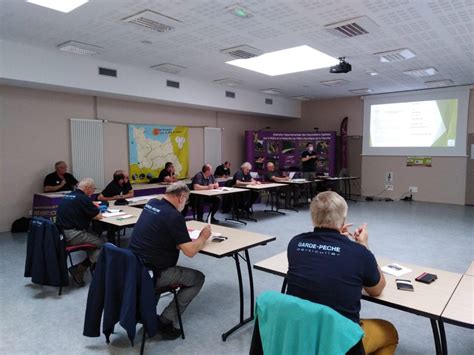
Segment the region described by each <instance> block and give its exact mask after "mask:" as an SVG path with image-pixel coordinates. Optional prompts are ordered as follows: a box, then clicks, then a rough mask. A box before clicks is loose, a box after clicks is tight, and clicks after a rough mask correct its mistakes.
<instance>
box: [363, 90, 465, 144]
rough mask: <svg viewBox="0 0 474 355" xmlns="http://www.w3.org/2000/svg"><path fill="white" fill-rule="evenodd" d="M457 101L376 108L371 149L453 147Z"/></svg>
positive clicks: (393, 104) (412, 103)
mask: <svg viewBox="0 0 474 355" xmlns="http://www.w3.org/2000/svg"><path fill="white" fill-rule="evenodd" d="M457 117H458V99H447V100H428V101H414V102H399V103H391V104H374V105H371V107H370V146H371V147H454V146H455V145H456V127H457Z"/></svg>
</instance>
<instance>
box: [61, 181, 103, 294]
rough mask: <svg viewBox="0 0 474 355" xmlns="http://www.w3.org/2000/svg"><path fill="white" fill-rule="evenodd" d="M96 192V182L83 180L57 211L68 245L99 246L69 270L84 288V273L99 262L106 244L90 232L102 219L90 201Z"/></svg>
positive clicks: (65, 197)
mask: <svg viewBox="0 0 474 355" xmlns="http://www.w3.org/2000/svg"><path fill="white" fill-rule="evenodd" d="M94 191H95V183H94V180H92V179H91V178H85V179H82V180H81V181H79V183H78V185H77V189H76V190H75V191H73V192H71V193H70V194H67V195H66V196H64V198H63V199H62V201H61V202H60V203H59V206H58V211H57V222H56V223H57V224H58V225H59V226H60V227H61V228H62V229H63V231H64V237H65V238H66V244H67V245H77V244H84V243H89V244H94V245H96V246H97V249H96V250H94V251H92V252H89V254H88V257H87V258H85V259H84V260H83V261H82V263H80V264H76V265H74V266H73V267H71V268H69V272H70V273H71V275H72V277H73V279H74V281H75V282H76V283H77V284H78V285H79V286H84V272H85V271H86V270H87V268H88V267H89V266H91V265H92V264H95V263H96V262H97V259H98V257H99V254H100V248H101V247H102V245H103V244H104V243H105V242H104V241H103V240H102V239H100V238H99V237H98V236H97V235H95V234H92V233H90V232H89V227H90V223H91V221H92V220H98V219H101V218H102V214H101V213H100V211H99V208H98V207H97V205H95V204H94V203H93V202H92V201H91V199H90V197H91V195H92V194H93V193H94Z"/></svg>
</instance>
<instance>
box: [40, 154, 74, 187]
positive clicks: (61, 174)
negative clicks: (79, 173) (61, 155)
mask: <svg viewBox="0 0 474 355" xmlns="http://www.w3.org/2000/svg"><path fill="white" fill-rule="evenodd" d="M76 185H77V180H76V178H75V177H74V176H72V175H71V174H69V173H68V172H67V164H66V162H64V161H58V162H56V164H54V171H53V172H52V173H51V174H48V175H46V177H45V178H44V182H43V189H44V192H58V191H72V190H74V188H75V187H76Z"/></svg>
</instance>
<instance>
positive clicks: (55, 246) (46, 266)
mask: <svg viewBox="0 0 474 355" xmlns="http://www.w3.org/2000/svg"><path fill="white" fill-rule="evenodd" d="M24 276H25V277H31V282H33V283H35V284H38V285H44V286H53V287H59V293H58V294H59V295H61V293H62V288H63V286H68V285H69V276H68V272H67V259H66V251H65V240H64V236H62V235H61V234H60V232H59V230H58V228H57V227H56V225H55V224H54V223H53V222H52V221H50V220H49V219H45V218H42V217H33V219H32V220H31V224H30V229H29V231H28V241H27V246H26V261H25V272H24Z"/></svg>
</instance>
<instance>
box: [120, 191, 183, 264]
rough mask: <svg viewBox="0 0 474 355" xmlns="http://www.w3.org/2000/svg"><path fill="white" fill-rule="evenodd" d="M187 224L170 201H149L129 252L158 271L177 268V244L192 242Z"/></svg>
mask: <svg viewBox="0 0 474 355" xmlns="http://www.w3.org/2000/svg"><path fill="white" fill-rule="evenodd" d="M190 241H191V238H190V237H189V233H188V229H187V227H186V222H185V220H184V217H183V216H182V215H181V213H180V212H179V211H178V210H177V209H176V208H175V207H174V206H173V205H172V204H171V203H170V202H168V201H167V200H165V199H162V200H157V199H152V200H150V201H149V202H148V203H147V204H146V205H145V207H144V208H143V211H142V213H141V215H140V218H138V221H137V223H136V224H135V227H134V228H133V233H132V238H131V239H130V245H129V248H130V249H131V250H132V251H133V252H134V253H135V254H136V255H137V256H138V257H140V258H141V259H142V261H143V262H144V263H145V264H146V265H147V266H149V267H151V268H152V269H153V270H155V271H159V270H163V269H166V268H168V267H172V266H176V263H177V262H178V258H179V249H177V245H178V244H182V243H187V242H190Z"/></svg>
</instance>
